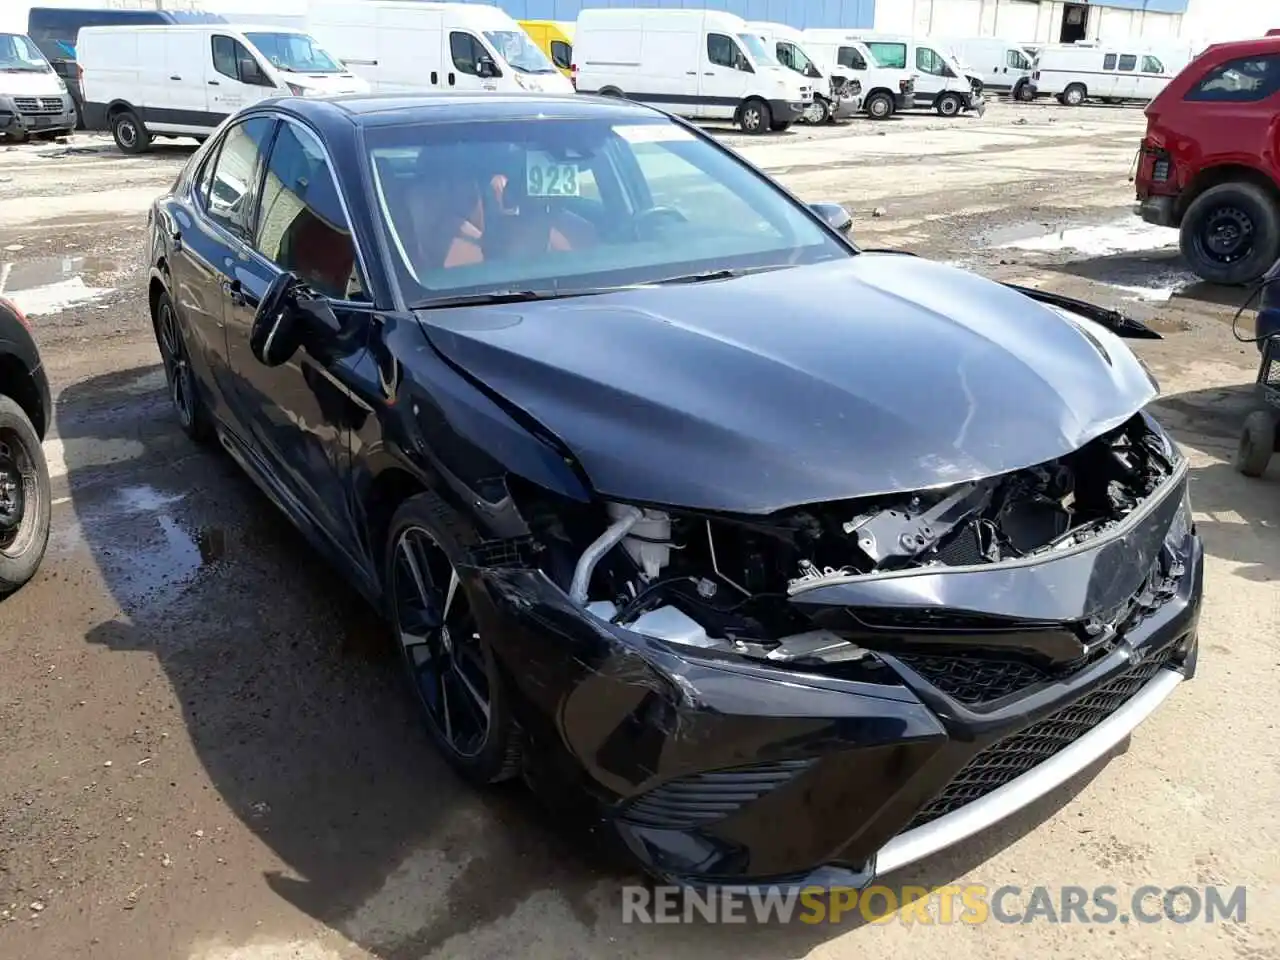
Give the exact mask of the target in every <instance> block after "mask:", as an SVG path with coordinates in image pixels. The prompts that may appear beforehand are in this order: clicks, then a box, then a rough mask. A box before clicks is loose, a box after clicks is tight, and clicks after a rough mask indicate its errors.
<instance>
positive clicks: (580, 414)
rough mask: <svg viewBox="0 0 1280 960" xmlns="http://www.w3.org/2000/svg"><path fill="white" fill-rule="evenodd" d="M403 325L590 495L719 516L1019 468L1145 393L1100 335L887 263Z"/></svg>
mask: <svg viewBox="0 0 1280 960" xmlns="http://www.w3.org/2000/svg"><path fill="white" fill-rule="evenodd" d="M420 317H421V319H422V321H423V323H424V327H425V329H426V332H427V335H428V337H429V338H430V340H431V342H432V343H433V344H434V345H435V347H436V349H437V350H439V351H440V352H441V353H442V354H443V355H444V356H445V357H446V358H448V359H449V360H450V361H451V362H452V363H453V364H455V365H456V366H458V367H460V368H461V369H463V370H464V371H466V372H467V373H468V374H469V375H470V376H472V377H473V378H475V379H476V380H478V381H480V382H481V383H483V384H484V385H486V386H487V387H488V388H490V389H491V390H493V391H495V392H496V393H498V394H499V395H501V396H502V397H504V398H505V399H506V400H507V401H508V402H509V403H511V404H514V405H515V406H517V407H519V408H520V409H521V410H523V411H524V412H525V413H527V414H528V415H529V416H531V417H533V418H534V419H536V420H537V421H538V422H539V423H540V424H542V425H543V427H545V428H546V429H547V430H548V431H550V432H552V433H554V434H555V435H556V436H557V437H558V438H559V439H560V440H561V441H562V442H563V443H564V444H565V445H566V446H567V447H568V448H569V449H570V450H571V451H572V452H573V454H574V455H575V456H576V457H577V459H578V461H579V462H580V464H581V466H582V468H583V469H584V470H585V471H586V473H587V476H588V477H589V479H590V481H591V483H592V485H593V487H594V488H595V490H596V491H597V492H598V493H600V494H601V495H603V496H606V497H609V498H616V499H620V500H630V501H639V502H647V503H654V504H668V505H673V506H683V507H689V508H700V509H708V510H722V511H731V512H735V513H768V512H771V511H774V510H777V509H781V508H783V507H789V506H795V505H799V504H804V503H812V502H818V501H824V500H837V499H845V498H853V497H862V496H868V495H872V494H884V493H893V492H905V491H911V490H918V489H922V488H926V487H932V486H937V485H942V484H951V483H959V482H962V481H965V480H972V479H976V478H978V477H983V476H989V475H992V474H999V473H1006V472H1009V471H1011V470H1016V469H1020V468H1024V467H1029V466H1033V465H1035V464H1038V463H1043V462H1045V461H1048V460H1052V459H1053V458H1055V457H1058V456H1061V455H1062V454H1065V453H1068V452H1070V451H1071V450H1074V449H1076V448H1078V447H1080V446H1082V445H1083V444H1085V443H1086V442H1088V441H1089V440H1091V439H1093V438H1094V437H1096V436H1098V435H1099V434H1101V433H1103V432H1105V431H1107V430H1108V429H1110V428H1112V427H1114V426H1116V425H1118V424H1120V423H1122V422H1123V421H1124V420H1126V419H1127V418H1128V417H1130V416H1132V415H1133V414H1134V413H1136V412H1137V411H1138V410H1140V409H1141V408H1142V407H1143V406H1144V405H1145V404H1146V403H1147V402H1148V401H1150V400H1151V399H1152V398H1153V397H1154V396H1155V395H1156V387H1155V384H1154V383H1153V382H1152V380H1151V378H1150V377H1149V376H1148V375H1147V374H1146V372H1145V371H1144V369H1143V368H1142V366H1141V364H1139V363H1138V361H1137V359H1136V358H1135V357H1134V356H1133V354H1132V353H1131V352H1130V350H1129V348H1128V347H1127V346H1126V345H1125V344H1124V343H1123V342H1122V341H1121V340H1120V339H1119V338H1117V337H1116V336H1114V335H1113V334H1111V333H1110V332H1109V331H1107V330H1105V329H1103V328H1102V327H1100V326H1097V325H1095V324H1092V323H1090V322H1088V321H1085V320H1080V321H1078V322H1076V321H1073V320H1071V319H1068V318H1064V317H1063V316H1062V315H1061V314H1059V313H1057V312H1055V311H1053V310H1051V309H1049V308H1047V307H1044V306H1041V305H1040V304H1038V303H1035V302H1033V301H1031V300H1028V299H1027V298H1026V297H1024V296H1022V295H1021V294H1018V293H1015V292H1013V291H1011V290H1008V289H1006V288H1004V287H1002V286H1000V285H999V284H996V283H992V282H990V281H988V280H985V279H983V278H981V277H979V276H977V275H975V274H971V273H966V272H964V271H961V270H957V269H954V268H951V267H947V266H944V265H942V264H938V263H933V262H930V261H928V260H922V259H919V258H916V257H903V256H895V255H891V254H869V253H868V254H862V255H859V256H856V257H852V258H850V259H847V260H841V261H838V262H834V263H826V264H819V265H815V266H809V267H800V268H795V269H789V270H778V271H774V272H770V273H763V274H756V275H752V276H746V277H740V278H735V279H731V280H725V281H713V282H705V283H700V284H694V285H687V286H666V287H651V288H644V289H633V290H624V291H619V292H616V293H609V294H604V295H600V296H588V297H581V298H576V299H566V300H558V301H546V302H542V303H526V304H513V305H510V306H494V307H470V308H456V309H449V310H436V311H424V312H423V313H421V314H420Z"/></svg>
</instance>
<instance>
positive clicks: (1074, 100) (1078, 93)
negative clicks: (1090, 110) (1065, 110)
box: [1062, 83, 1086, 107]
mask: <svg viewBox="0 0 1280 960" xmlns="http://www.w3.org/2000/svg"><path fill="white" fill-rule="evenodd" d="M1085 92H1086V91H1085V89H1084V84H1083V83H1073V84H1071V86H1069V87H1067V89H1065V90H1063V91H1062V102H1063V103H1064V104H1065V105H1066V106H1068V107H1078V106H1080V104H1082V103H1084V98H1085Z"/></svg>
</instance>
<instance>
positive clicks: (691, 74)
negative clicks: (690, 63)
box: [685, 70, 698, 77]
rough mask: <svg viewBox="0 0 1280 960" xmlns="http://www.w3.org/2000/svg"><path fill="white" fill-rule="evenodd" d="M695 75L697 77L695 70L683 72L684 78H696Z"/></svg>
mask: <svg viewBox="0 0 1280 960" xmlns="http://www.w3.org/2000/svg"><path fill="white" fill-rule="evenodd" d="M697 75H698V71H697V70H686V71H685V76H687V77H696V76H697Z"/></svg>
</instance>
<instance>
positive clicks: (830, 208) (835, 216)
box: [809, 203, 853, 236]
mask: <svg viewBox="0 0 1280 960" xmlns="http://www.w3.org/2000/svg"><path fill="white" fill-rule="evenodd" d="M809 209H810V210H812V211H813V212H814V213H816V214H817V215H818V216H820V217H821V218H822V219H823V220H825V221H826V224H827V226H829V227H830V228H831V229H832V230H836V231H838V232H840V233H843V234H844V235H845V236H848V235H849V231H850V230H852V229H853V217H851V216H850V215H849V211H848V210H846V209H845V208H844V206H843V205H842V204H839V203H811V204H809Z"/></svg>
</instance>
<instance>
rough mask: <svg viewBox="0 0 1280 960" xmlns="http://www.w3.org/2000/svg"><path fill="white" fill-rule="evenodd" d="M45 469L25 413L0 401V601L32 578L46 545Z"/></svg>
mask: <svg viewBox="0 0 1280 960" xmlns="http://www.w3.org/2000/svg"><path fill="white" fill-rule="evenodd" d="M51 506H52V501H51V497H50V494H49V467H48V465H47V464H46V463H45V459H44V448H43V447H42V446H41V445H40V436H39V434H37V433H36V428H35V427H34V426H32V424H31V420H30V419H28V417H27V415H26V412H25V411H23V409H22V407H20V406H18V404H17V403H15V402H14V401H13V400H12V399H10V398H9V397H5V396H0V597H2V596H5V595H6V594H9V593H12V592H13V591H14V590H17V589H18V588H19V587H21V586H22V585H23V584H25V583H26V582H27V581H28V580H30V579H31V578H32V577H33V576H35V573H36V570H37V569H39V567H40V561H41V560H43V559H44V553H45V550H46V548H47V547H48V545H49V518H50V515H51Z"/></svg>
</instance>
